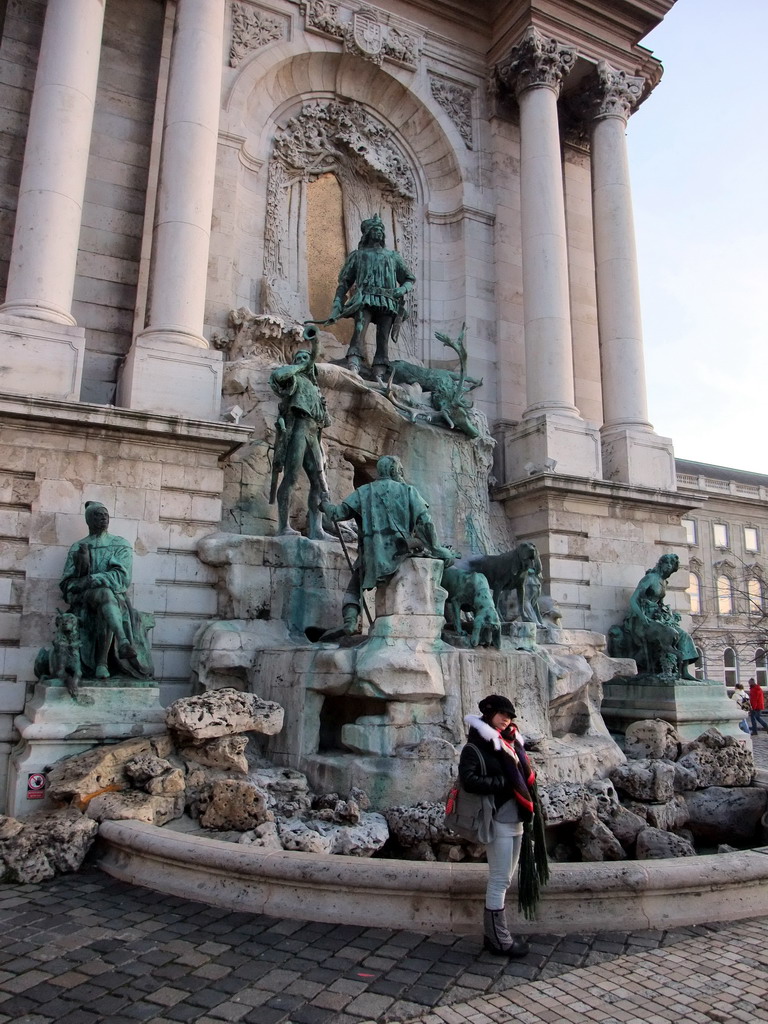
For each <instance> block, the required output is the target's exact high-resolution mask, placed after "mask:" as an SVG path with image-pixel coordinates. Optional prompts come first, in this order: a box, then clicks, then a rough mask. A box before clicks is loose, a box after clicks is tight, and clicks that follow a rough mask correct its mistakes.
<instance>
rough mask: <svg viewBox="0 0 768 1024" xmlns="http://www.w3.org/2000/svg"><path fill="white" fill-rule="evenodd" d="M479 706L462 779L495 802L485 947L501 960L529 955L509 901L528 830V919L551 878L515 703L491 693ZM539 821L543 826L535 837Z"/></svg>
mask: <svg viewBox="0 0 768 1024" xmlns="http://www.w3.org/2000/svg"><path fill="white" fill-rule="evenodd" d="M478 707H479V708H480V713H481V716H482V717H479V716H477V715H467V716H466V718H465V719H464V722H465V724H466V726H467V728H468V730H469V734H468V737H467V743H466V745H465V746H464V748H463V750H462V752H461V758H460V761H459V779H460V780H461V785H462V787H463V788H464V789H465V790H466V791H467V792H468V793H479V794H489V795H491V796H493V798H494V803H495V812H494V815H493V838H492V839H491V841H490V842H489V843H488V844H487V846H486V853H487V857H488V884H487V887H486V890H485V915H484V918H483V926H484V932H485V940H484V945H485V948H486V949H487V950H488V951H489V952H491V953H495V954H496V955H497V956H510V957H519V956H525V955H526V953H527V952H528V948H529V947H528V943H527V941H526V940H525V939H522V938H520V937H519V936H516V937H515V938H513V937H512V935H511V934H510V931H509V926H508V924H507V919H506V914H505V910H504V902H505V898H506V894H507V889H508V888H509V886H510V884H511V882H512V876H513V873H514V870H515V868H516V867H517V863H518V859H519V858H520V851H521V847H522V845H523V841H524V838H523V836H524V831H525V842H526V849H525V853H524V863H523V867H524V868H525V869H526V870H525V871H524V874H525V875H526V878H525V879H521V883H520V898H519V903H520V907H521V909H523V910H525V912H526V916H528V915H529V913H531V912H532V910H533V907H534V906H535V903H536V900H537V898H538V889H539V884H540V883H543V882H546V880H547V878H548V877H549V875H548V871H547V866H546V853H545V851H544V833H543V827H542V821H541V815H540V813H538V799H537V796H536V787H535V775H534V772H533V769H532V768H531V765H530V762H529V761H528V757H527V755H526V753H525V750H524V749H523V744H522V740H521V738H520V735H519V733H518V731H517V727H516V726H515V724H514V719H515V715H516V713H515V708H514V705H513V704H512V702H511V701H510V700H508V699H507V698H506V697H502V696H499V695H497V694H492V695H491V696H489V697H484V698H483V700H481V701H480V703H479V705H478ZM534 821H535V823H536V825H537V826H538V828H537V832H538V834H537V835H536V836H535V838H534V834H533V826H534ZM523 889H525V890H526V891H525V892H523Z"/></svg>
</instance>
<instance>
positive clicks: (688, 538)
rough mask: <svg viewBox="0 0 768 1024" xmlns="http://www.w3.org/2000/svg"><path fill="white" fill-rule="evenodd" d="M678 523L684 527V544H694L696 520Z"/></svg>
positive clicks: (683, 520) (682, 520) (684, 520)
mask: <svg viewBox="0 0 768 1024" xmlns="http://www.w3.org/2000/svg"><path fill="white" fill-rule="evenodd" d="M680 522H681V523H682V524H683V526H684V527H685V542H686V544H696V543H697V541H696V520H695V519H681V520H680Z"/></svg>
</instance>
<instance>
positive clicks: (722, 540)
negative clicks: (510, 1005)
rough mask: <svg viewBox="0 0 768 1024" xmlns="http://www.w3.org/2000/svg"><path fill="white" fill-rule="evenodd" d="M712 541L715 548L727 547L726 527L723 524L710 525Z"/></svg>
mask: <svg viewBox="0 0 768 1024" xmlns="http://www.w3.org/2000/svg"><path fill="white" fill-rule="evenodd" d="M712 539H713V540H714V542H715V547H716V548H727V547H728V527H727V526H726V525H725V523H712Z"/></svg>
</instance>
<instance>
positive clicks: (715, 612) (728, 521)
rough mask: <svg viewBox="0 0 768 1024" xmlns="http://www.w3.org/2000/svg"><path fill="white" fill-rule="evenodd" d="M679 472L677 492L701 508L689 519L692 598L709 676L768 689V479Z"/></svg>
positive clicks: (685, 466)
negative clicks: (753, 681)
mask: <svg viewBox="0 0 768 1024" xmlns="http://www.w3.org/2000/svg"><path fill="white" fill-rule="evenodd" d="M676 465H677V484H678V489H679V490H680V491H681V493H685V494H688V495H690V498H691V502H692V504H693V503H694V502H696V507H694V508H692V509H691V511H690V512H688V513H687V514H686V515H685V516H684V518H683V526H684V527H685V535H686V543H687V548H688V570H689V575H688V580H689V584H688V589H687V594H688V599H689V602H690V612H691V632H692V635H693V638H694V642H695V644H696V646H697V647H698V648H699V649H700V650H701V651H702V652H703V656H704V658H705V660H706V663H707V666H708V676H709V678H714V679H716V678H722V679H723V680H724V681H729V680H732V679H733V678H734V674H736V675H737V676H738V678H739V679H740V680H741V681H742V682H744V683H746V681H747V680H748V679H749V678H750V677H751V676H754V677H755V678H756V679H757V680H758V682H760V684H761V685H762V686H765V685H768V675H767V674H766V650H768V609H767V608H766V600H765V598H766V591H765V587H766V579H767V577H766V572H768V557H767V553H768V476H763V475H761V474H758V473H748V472H743V471H741V470H735V469H728V468H726V467H723V466H710V465H707V464H705V463H699V462H688V461H686V460H684V459H677V460H676ZM697 499H698V500H697ZM729 685H732V684H731V683H730V682H729Z"/></svg>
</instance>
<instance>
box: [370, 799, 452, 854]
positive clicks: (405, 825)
mask: <svg viewBox="0 0 768 1024" xmlns="http://www.w3.org/2000/svg"><path fill="white" fill-rule="evenodd" d="M384 817H385V818H386V819H387V825H389V831H390V832H391V833H392V836H393V838H394V839H395V840H396V841H397V842H398V843H399V844H400V846H403V847H405V848H406V849H408V848H409V847H412V846H416V844H417V843H422V842H427V843H442V842H451V841H452V840H453V841H454V842H456V843H459V842H461V841H462V840H461V839H460V837H459V836H454V835H453V833H452V832H448V831H447V830H446V828H445V824H444V820H445V807H444V806H443V804H441V803H426V802H424V803H418V804H413V805H412V806H410V807H390V808H389V810H386V811H385V812H384Z"/></svg>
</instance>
